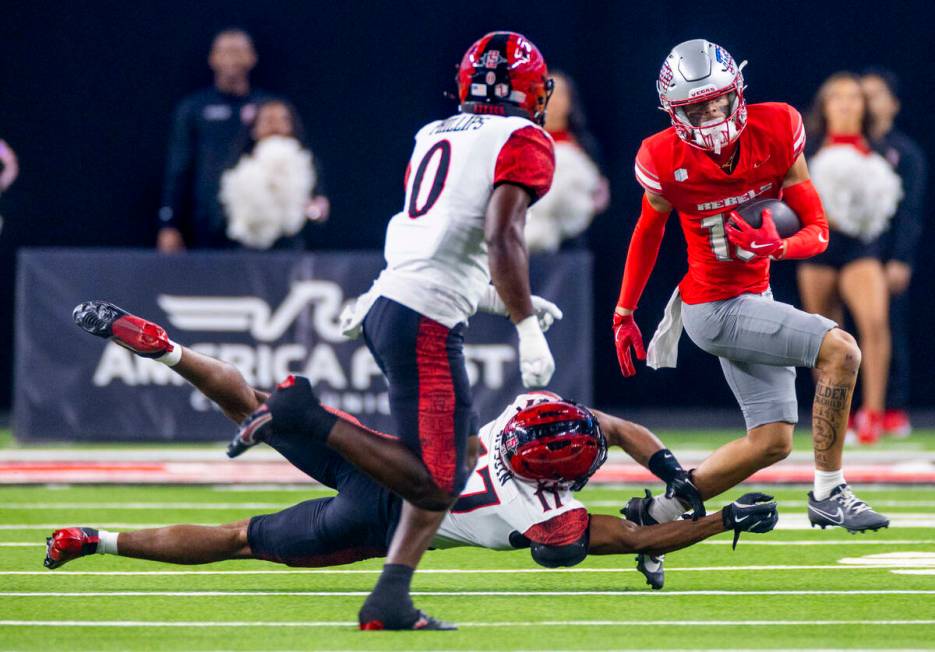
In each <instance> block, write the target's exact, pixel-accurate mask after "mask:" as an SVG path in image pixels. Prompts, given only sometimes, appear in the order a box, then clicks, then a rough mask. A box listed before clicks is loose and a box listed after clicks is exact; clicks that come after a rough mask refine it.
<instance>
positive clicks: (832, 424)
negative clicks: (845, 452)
mask: <svg viewBox="0 0 935 652" xmlns="http://www.w3.org/2000/svg"><path fill="white" fill-rule="evenodd" d="M850 390H851V386H850V385H829V384H827V383H825V382H824V381H819V382H818V386H817V387H816V388H815V403H814V405H813V407H812V440H813V442H814V446H815V460H816V461H819V462H822V461H828V460H829V456H828V455H827V454H826V453H827V451H830V450H831V449H833V448H834V446H835V444H836V443H837V442H838V441H839V437H840V436H841V433H842V431H843V429H844V427H845V426H846V424H847V407H848V405H849V404H850V401H849V398H850Z"/></svg>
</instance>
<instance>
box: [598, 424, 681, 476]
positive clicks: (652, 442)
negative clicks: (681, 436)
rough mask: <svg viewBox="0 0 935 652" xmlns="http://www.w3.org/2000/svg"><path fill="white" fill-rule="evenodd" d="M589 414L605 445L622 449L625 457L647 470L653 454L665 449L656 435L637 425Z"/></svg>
mask: <svg viewBox="0 0 935 652" xmlns="http://www.w3.org/2000/svg"><path fill="white" fill-rule="evenodd" d="M591 413H592V414H593V415H594V416H595V417H597V423H598V425H599V426H600V427H601V431H603V433H604V436H605V437H606V438H607V444H608V445H610V446H618V447H620V448H622V449H623V450H624V451H625V452H626V454H627V455H629V456H630V457H632V458H633V459H634V460H636V461H637V462H639V463H640V464H641V465H643V466H645V467H646V468H647V469H648V468H649V459H650V458H651V457H652V456H653V454H654V453H656V452H657V451H660V450H662V449H664V448H665V445H664V444H663V443H662V442H661V441H660V440H659V438H658V437H656V435H654V434H653V433H652V432H650V430H649V429H648V428H645V427H643V426H641V425H640V424H638V423H633V422H632V421H626V420H625V419H621V418H619V417H615V416H613V415H611V414H607V413H605V412H600V411H598V410H591Z"/></svg>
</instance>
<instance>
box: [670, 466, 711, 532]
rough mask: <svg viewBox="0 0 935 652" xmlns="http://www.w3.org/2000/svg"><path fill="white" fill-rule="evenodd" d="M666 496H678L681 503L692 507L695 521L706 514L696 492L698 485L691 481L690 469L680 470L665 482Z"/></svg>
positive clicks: (699, 496) (702, 502)
mask: <svg viewBox="0 0 935 652" xmlns="http://www.w3.org/2000/svg"><path fill="white" fill-rule="evenodd" d="M666 497H667V498H672V497H675V498H678V499H679V500H680V501H681V502H682V503H683V504H684V503H688V505H689V506H690V507H691V508H692V520H693V521H697V520H698V518H699V517H700V516H704V515H705V514H707V512H706V511H705V508H704V501H703V500H702V499H701V494H700V493H699V492H698V487H696V486H695V483H694V482H692V474H691V471H680V472H679V473H678V475H676V476H675V477H674V478H672V480H671V481H670V482H668V483H667V484H666Z"/></svg>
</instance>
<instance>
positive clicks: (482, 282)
mask: <svg viewBox="0 0 935 652" xmlns="http://www.w3.org/2000/svg"><path fill="white" fill-rule="evenodd" d="M415 140H416V143H415V148H414V149H413V152H412V157H411V158H410V160H409V166H408V168H407V171H406V200H405V205H404V207H403V210H402V211H400V212H399V213H397V214H396V215H395V216H394V217H393V218H392V219H391V220H390V223H389V226H388V227H387V231H386V245H385V247H384V256H385V258H386V269H385V270H383V272H382V273H381V274H380V277H379V278H378V279H377V281H376V283H375V287H374V289H375V290H376V292H375V294H377V295H382V296H384V297H386V298H388V299H392V300H393V301H396V302H397V303H401V304H402V305H404V306H406V307H408V308H411V309H412V310H415V311H416V312H418V313H420V314H422V315H425V316H426V317H429V318H431V319H434V320H435V321H437V322H439V323H441V324H444V325H445V326H447V327H448V328H452V327H454V326H455V325H456V324H458V323H459V322H463V321H465V320H466V319H467V318H468V317H470V316H471V315H473V314H474V312H475V310H476V309H477V303H478V301H479V300H480V298H481V296H482V294H483V292H484V291H485V290H486V288H487V286H488V285H489V283H490V272H489V270H488V265H487V246H486V244H485V242H484V220H485V216H486V212H487V204H488V202H489V201H490V196H491V194H492V193H493V191H494V189H495V188H496V187H497V186H499V185H501V184H514V185H518V186H521V187H522V188H524V189H526V191H527V192H528V193H529V194H530V196H531V200H532V202H535V201H536V200H537V199H539V198H540V197H542V195H544V194H545V193H546V192H547V191H548V190H549V187H550V186H551V184H552V175H553V172H554V170H555V154H554V148H553V144H552V139H551V138H550V137H549V135H548V134H547V133H546V132H545V131H544V130H543V129H542V128H541V127H539V126H538V125H535V124H533V123H531V122H530V121H529V120H526V119H524V118H520V117H504V116H490V115H475V114H471V113H463V114H458V115H455V116H452V117H450V118H448V119H447V120H439V121H436V122H432V123H430V124H428V125H426V126H424V127H423V128H422V129H420V130H419V132H418V133H417V134H416V138H415Z"/></svg>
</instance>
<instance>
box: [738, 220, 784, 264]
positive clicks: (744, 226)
mask: <svg viewBox="0 0 935 652" xmlns="http://www.w3.org/2000/svg"><path fill="white" fill-rule="evenodd" d="M761 216H762V219H763V221H762V222H761V223H760V227H759V228H753V227H752V226H750V225H749V224H748V223H747V221H746V220H744V219H743V218H742V217H741V216H740V214H738V213H737V211H731V213H730V215H729V216H728V218H727V225H726V227H725V229H724V230H725V231H726V233H727V240H728V241H729V242H730V243H731V244H732V245H734V246H735V247H739V248H741V249H743V250H744V251H749V252H750V253H751V254H753V255H754V257H756V258H765V257H766V256H770V255H772V254H774V253H776V252H777V251H779V250H780V249H782V238H780V237H779V232H778V231H777V230H776V225H775V224H774V223H773V214H772V212H770V210H769V209H768V208H764V209H763V212H762V213H761Z"/></svg>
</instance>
